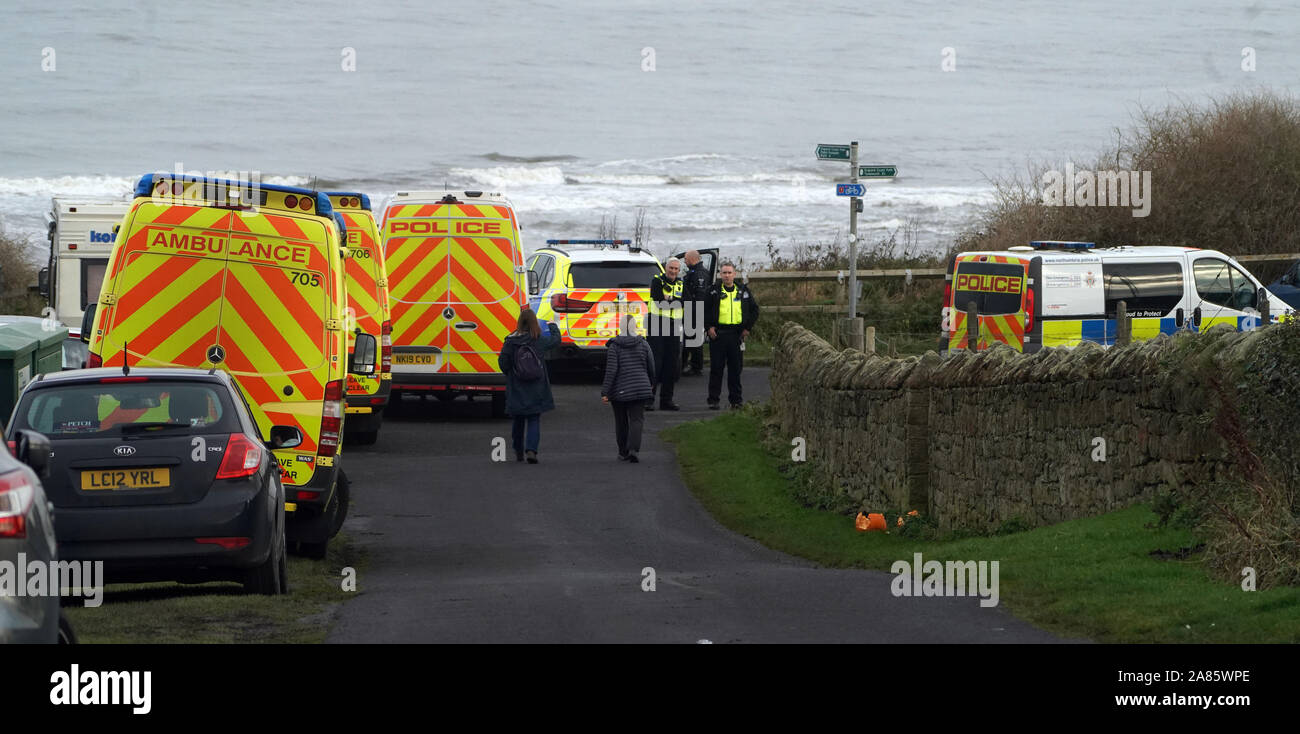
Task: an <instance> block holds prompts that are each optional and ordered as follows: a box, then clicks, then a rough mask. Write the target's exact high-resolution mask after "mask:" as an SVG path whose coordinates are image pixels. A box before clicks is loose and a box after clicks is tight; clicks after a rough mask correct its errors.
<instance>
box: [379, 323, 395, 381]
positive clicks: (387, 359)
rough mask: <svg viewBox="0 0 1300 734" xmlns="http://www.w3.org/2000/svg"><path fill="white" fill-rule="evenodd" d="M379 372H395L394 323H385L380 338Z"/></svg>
mask: <svg viewBox="0 0 1300 734" xmlns="http://www.w3.org/2000/svg"><path fill="white" fill-rule="evenodd" d="M379 371H380V372H381V373H388V372H392V371H393V322H392V321H385V322H384V325H383V327H382V328H381V329H380V336H379Z"/></svg>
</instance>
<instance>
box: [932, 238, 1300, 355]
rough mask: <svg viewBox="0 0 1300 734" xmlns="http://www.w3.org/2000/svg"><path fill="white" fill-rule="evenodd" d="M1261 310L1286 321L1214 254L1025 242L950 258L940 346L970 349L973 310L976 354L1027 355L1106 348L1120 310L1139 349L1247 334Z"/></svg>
mask: <svg viewBox="0 0 1300 734" xmlns="http://www.w3.org/2000/svg"><path fill="white" fill-rule="evenodd" d="M1265 300H1267V302H1268V311H1269V314H1270V320H1271V321H1273V322H1276V321H1278V320H1280V319H1282V318H1286V317H1287V316H1286V314H1288V313H1289V312H1291V309H1290V308H1289V307H1288V306H1287V305H1286V304H1285V303H1284V302H1283V301H1282V300H1281V299H1279V298H1278V297H1277V296H1275V295H1273V294H1271V293H1269V292H1268V290H1267V289H1265V288H1264V287H1263V285H1261V284H1260V282H1259V281H1258V280H1257V279H1256V278H1255V277H1254V276H1253V275H1251V274H1250V272H1249V271H1247V270H1246V269H1245V268H1244V267H1242V266H1241V264H1240V263H1238V262H1237V261H1236V260H1233V259H1232V258H1231V257H1228V256H1227V255H1225V254H1223V253H1221V252H1218V251H1215V250H1203V249H1199V248H1195V247H1106V248H1097V247H1095V246H1094V245H1093V243H1090V242H1063V241H1040V242H1032V243H1030V245H1029V246H1020V247H1012V248H1010V249H1008V250H1004V251H982V252H961V253H958V254H957V255H956V256H954V257H953V259H952V260H951V261H950V262H949V263H948V272H947V275H946V276H945V286H944V300H943V303H944V306H943V324H942V326H941V339H940V342H941V346H943V347H946V348H947V349H966V348H967V347H968V344H969V333H970V331H969V330H968V320H967V307H968V305H969V304H972V303H973V304H974V305H975V308H976V311H977V317H976V318H977V319H978V321H979V323H978V326H977V327H976V328H977V331H976V333H977V334H978V336H976V338H977V339H978V341H977V343H976V348H977V349H986V348H988V347H990V346H992V345H993V344H996V343H1002V344H1006V345H1008V346H1010V347H1011V348H1013V349H1015V350H1017V351H1020V352H1025V353H1032V352H1036V351H1038V350H1039V349H1041V348H1043V347H1045V346H1046V347H1072V346H1077V345H1078V344H1080V343H1082V342H1085V341H1089V342H1096V343H1098V344H1102V345H1107V346H1109V345H1113V344H1114V343H1115V339H1116V335H1117V324H1118V319H1117V316H1116V314H1117V311H1118V307H1119V303H1120V302H1123V303H1124V304H1125V311H1126V313H1127V314H1128V316H1129V317H1130V318H1131V319H1132V322H1131V323H1132V335H1133V340H1134V341H1139V340H1143V339H1151V338H1153V337H1155V336H1157V335H1159V334H1172V333H1174V332H1176V331H1181V330H1186V331H1205V330H1206V329H1209V328H1210V327H1212V326H1216V325H1218V324H1228V325H1230V326H1232V327H1233V328H1235V329H1243V330H1248V329H1252V328H1254V327H1255V326H1256V325H1258V324H1259V321H1260V314H1261V310H1260V305H1261V304H1262V303H1263V302H1264V301H1265Z"/></svg>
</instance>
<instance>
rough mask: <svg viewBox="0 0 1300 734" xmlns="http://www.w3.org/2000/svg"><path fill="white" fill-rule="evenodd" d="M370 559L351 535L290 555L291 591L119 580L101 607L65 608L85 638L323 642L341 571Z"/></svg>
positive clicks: (339, 597)
mask: <svg viewBox="0 0 1300 734" xmlns="http://www.w3.org/2000/svg"><path fill="white" fill-rule="evenodd" d="M364 561H365V558H364V554H363V553H362V551H361V549H360V548H359V547H358V546H356V545H355V544H354V543H353V542H352V540H351V538H349V537H348V535H347V534H346V533H340V534H339V535H338V536H337V537H335V538H334V540H332V541H331V542H330V547H329V553H328V555H327V556H326V558H325V559H324V560H321V561H313V560H309V559H306V558H299V557H297V556H293V555H291V556H289V593H288V594H287V595H285V596H256V595H246V594H244V593H243V591H242V589H241V588H240V587H239V586H238V585H237V584H228V583H211V584H195V585H184V584H176V583H161V584H112V585H109V586H108V587H107V588H106V589H105V591H104V603H103V604H102V605H101V606H99V607H94V608H89V607H83V606H82V605H81V604H80V600H79V599H76V600H73V602H72V604H73V605H72V606H66V607H64V611H65V613H66V614H67V616H68V620H69V621H70V622H71V623H72V628H73V630H75V631H76V633H77V638H78V641H79V642H82V643H134V644H140V643H237V642H277V643H298V644H301V643H318V642H323V641H324V640H325V635H326V634H327V633H328V632H329V629H330V626H331V625H332V623H333V620H334V612H335V610H337V608H338V606H339V605H340V604H342V603H343V602H345V601H347V600H348V599H349V598H351V597H352V596H353V592H347V591H343V590H342V588H341V587H342V579H343V576H342V569H343V568H344V567H349V566H350V567H352V568H354V569H357V572H358V573H360V572H361V571H362V564H363V563H364Z"/></svg>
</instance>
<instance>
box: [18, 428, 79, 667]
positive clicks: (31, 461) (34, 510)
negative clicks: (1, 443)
mask: <svg viewBox="0 0 1300 734" xmlns="http://www.w3.org/2000/svg"><path fill="white" fill-rule="evenodd" d="M49 452H50V449H49V441H47V440H46V439H45V437H44V436H41V435H40V434H37V433H34V432H28V431H17V432H12V433H11V439H10V442H9V445H8V446H7V447H6V448H2V449H0V564H4V566H5V570H6V571H7V572H8V573H9V583H8V586H9V587H13V585H14V584H18V583H23V581H24V579H26V577H27V573H26V571H27V568H29V567H30V566H31V564H33V563H35V564H40V565H43V566H46V567H49V566H50V565H51V564H53V563H54V562H56V561H57V560H58V552H57V545H56V542H55V534H54V525H53V522H52V518H51V514H50V506H49V503H48V501H47V500H46V497H45V490H44V488H43V487H42V485H41V474H42V473H43V472H44V469H45V462H46V461H47V460H48V457H49ZM4 572H5V571H0V573H4ZM6 591H7V592H9V593H5V592H6ZM16 592H17V589H16V588H0V643H6V642H21V643H30V642H46V643H49V642H59V641H61V638H63V639H62V641H65V642H71V641H72V639H73V638H72V632H71V629H70V628H69V627H68V626H67V623H66V622H63V621H62V617H61V615H60V612H59V594H58V593H57V591H56V592H55V593H46V594H43V595H31V594H27V593H21V594H20V593H16Z"/></svg>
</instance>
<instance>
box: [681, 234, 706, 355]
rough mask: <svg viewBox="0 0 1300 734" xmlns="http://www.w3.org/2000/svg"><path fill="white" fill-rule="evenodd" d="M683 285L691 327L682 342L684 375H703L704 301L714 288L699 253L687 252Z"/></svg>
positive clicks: (687, 319) (684, 299)
mask: <svg viewBox="0 0 1300 734" xmlns="http://www.w3.org/2000/svg"><path fill="white" fill-rule="evenodd" d="M682 283H683V287H682V305H683V306H684V307H685V310H686V323H687V324H688V325H689V327H688V328H687V330H686V333H685V337H686V338H685V339H683V340H682V375H683V376H686V375H701V374H703V373H704V341H705V340H704V300H705V298H706V297H707V296H708V294H709V289H710V288H712V287H713V276H712V275H711V274H710V273H709V269H708V268H707V267H705V266H704V261H703V260H702V259H701V258H700V251H699V250H690V251H688V252H687V253H686V272H685V274H683V275H682Z"/></svg>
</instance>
